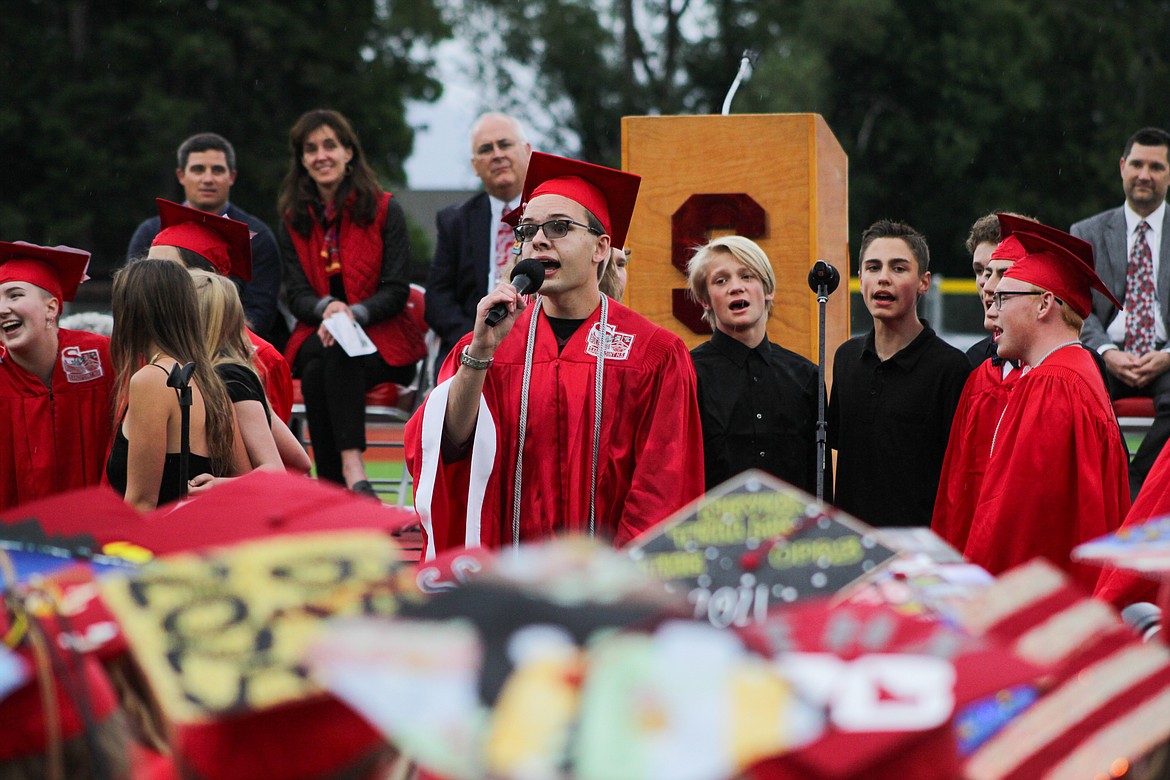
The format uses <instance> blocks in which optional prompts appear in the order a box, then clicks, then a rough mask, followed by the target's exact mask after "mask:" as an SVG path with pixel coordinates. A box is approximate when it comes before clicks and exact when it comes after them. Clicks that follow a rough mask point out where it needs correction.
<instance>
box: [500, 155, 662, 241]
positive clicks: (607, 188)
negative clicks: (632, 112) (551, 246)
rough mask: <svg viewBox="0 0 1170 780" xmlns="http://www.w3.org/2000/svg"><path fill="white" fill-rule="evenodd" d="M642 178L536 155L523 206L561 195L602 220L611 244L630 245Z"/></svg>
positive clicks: (528, 177) (578, 161)
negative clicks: (627, 237)
mask: <svg viewBox="0 0 1170 780" xmlns="http://www.w3.org/2000/svg"><path fill="white" fill-rule="evenodd" d="M641 183H642V177H641V176H639V175H637V174H634V173H626V172H625V171H619V170H616V169H614V168H606V167H604V166H601V165H594V164H592V163H587V162H581V161H580V160H571V159H569V158H568V157H557V156H556V155H553V154H544V153H542V152H533V153H532V157H531V158H530V159H529V160H528V175H527V176H526V177H525V179H524V195H523V197H522V198H521V200H522V201H523V203H525V204H527V203H529V202H530V201H531V200H532V199H533V198H536V197H539V196H541V195H561V196H563V197H566V198H568V199H569V200H571V201H574V202H575V203H579V204H581V205H582V206H584V207H585V208H587V209H589V211H590V213H592V214H593V216H595V217H597V218H598V219H599V220H601V224H602V225H603V226H604V227H605V232H606V233H608V234H609V238H610V243H611V244H612V245H613V246H617V247H621V246H625V245H626V234H627V233H628V232H629V230H630V218H631V217H632V216H633V214H634V202H635V201H637V199H638V187H639V186H640V185H641Z"/></svg>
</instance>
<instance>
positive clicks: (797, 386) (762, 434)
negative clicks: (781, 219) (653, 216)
mask: <svg viewBox="0 0 1170 780" xmlns="http://www.w3.org/2000/svg"><path fill="white" fill-rule="evenodd" d="M687 286H688V288H689V290H690V293H691V296H692V297H693V298H694V299H695V300H696V301H697V302H698V303H699V304H700V305H701V306H702V307H703V310H704V315H703V316H704V318H705V319H706V320H707V322H708V323H710V325H711V327H712V329H713V330H714V331H715V332H714V335H712V337H711V340H710V341H708V342H706V343H705V344H700V345H699V346H697V347H695V348H694V349H693V350H691V359H692V360H693V361H694V364H695V374H696V376H697V377H698V393H699V414H700V416H701V419H702V423H703V450H704V465H705V468H706V482H707V489H708V490H710V489H711V488H712V487H715V486H716V485H718V484H720V483H722V482H724V481H726V480H728V479H730V478H731V477H733V476H735V475H736V474H739V473H740V472H741V471H744V470H745V469H749V468H758V469H762V470H764V471H767V472H768V473H770V474H774V475H776V476H777V477H780V478H781V479H783V480H785V481H786V482H789V483H791V484H793V485H795V486H797V487H799V488H801V489H803V490H805V491H807V492H809V493H815V491H816V462H817V457H816V456H817V449H816V423H817V368H816V365H814V364H813V363H811V362H810V361H808V360H806V359H805V358H803V357H801V356H800V355H797V354H796V353H794V352H790V351H789V350H787V349H785V348H784V347H781V346H780V345H778V344H773V343H772V342H770V341H769V340H768V333H767V329H768V315H769V313H770V312H771V310H772V301H773V299H774V298H775V295H776V276H775V274H774V273H773V271H772V265H771V263H770V262H769V261H768V256H767V255H766V254H765V253H764V251H763V250H762V249H760V247H759V246H758V245H757V244H756V243H755V242H754V241H751V240H750V239H747V238H744V237H743V236H724V237H722V238H717V239H715V240H714V241H711V242H710V243H709V244H707V245H706V246H704V247H702V248H700V249H699V250H698V252H696V253H695V256H694V257H693V258H691V261H690V263H688V265H687ZM830 474H831V471H830V469H828V468H826V480H825V484H826V498H828V497H829V496H831V484H832V482H831V479H830V478H829V476H830Z"/></svg>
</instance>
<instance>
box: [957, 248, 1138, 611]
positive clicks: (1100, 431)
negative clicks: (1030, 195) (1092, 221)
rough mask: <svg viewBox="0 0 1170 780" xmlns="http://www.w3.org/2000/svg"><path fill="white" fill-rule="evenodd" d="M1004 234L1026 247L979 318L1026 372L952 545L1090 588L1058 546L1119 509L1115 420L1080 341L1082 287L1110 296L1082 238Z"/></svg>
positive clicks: (1084, 306) (1085, 307)
mask: <svg viewBox="0 0 1170 780" xmlns="http://www.w3.org/2000/svg"><path fill="white" fill-rule="evenodd" d="M1033 230H1035V231H1038V232H1031V231H1033ZM1041 233H1042V234H1041ZM1012 235H1014V236H1015V237H1016V238H1017V239H1018V240H1019V242H1020V244H1021V245H1022V246H1023V248H1024V250H1025V251H1026V252H1027V254H1026V255H1025V256H1024V257H1023V258H1022V259H1020V260H1018V261H1017V262H1016V264H1015V265H1014V266H1013V267H1012V268H1011V269H1009V270H1008V271H1006V272H1005V273H1004V277H1003V281H1002V282H1001V283H1000V285H999V288H998V289H997V290H996V291H995V293H994V296H993V299H994V303H993V305H992V307H991V308H990V309H989V310H988V317H989V318H990V319H991V321H992V323H993V325H994V326H995V328H996V329H997V331H998V332H999V334H1000V336H999V355H1000V356H1001V357H1003V358H1007V359H1011V360H1018V361H1021V362H1022V363H1023V364H1024V365H1026V366H1027V367H1028V370H1027V371H1026V372H1024V373H1023V375H1022V376H1021V377H1020V379H1019V380H1018V381H1017V383H1016V386H1015V389H1013V390H1012V393H1011V397H1010V399H1009V400H1008V403H1007V406H1006V408H1005V409H1004V411H1003V414H1002V415H1001V417H1000V420H999V422H998V423H997V425H996V429H995V431H994V433H993V435H992V443H991V453H990V458H989V460H988V465H987V473H989V474H994V475H995V479H992V480H985V481H984V482H983V486H982V489H981V490H980V493H979V499H978V501H977V503H976V506H975V514H974V517H973V519H972V522H971V532H970V536H969V538H968V540H967V545H966V547H965V549H964V551H963V552H964V555H966V557H967V558H968V559H969V560H971V561H972V562H973V563H977V564H979V565H980V566H983V567H984V568H986V569H987V570H988V571H990V572H991V573H993V574H999V573H1000V572H1003V571H1004V570H1006V569H1009V568H1011V567H1012V566H1015V565H1016V564H1019V563H1023V562H1024V561H1027V560H1029V559H1031V558H1034V557H1037V556H1044V557H1046V558H1048V559H1049V560H1050V561H1052V562H1053V563H1054V564H1056V565H1057V566H1060V567H1061V568H1063V569H1064V570H1065V571H1067V572H1068V573H1069V574H1070V575H1071V576H1072V577H1073V578H1074V579H1076V580H1077V582H1079V583H1081V584H1082V585H1083V586H1084V587H1086V588H1092V587H1093V585H1094V584H1096V582H1097V577H1098V574H1099V573H1100V572H1099V569H1098V568H1097V567H1094V566H1085V565H1082V564H1073V563H1072V562H1070V560H1069V553H1070V551H1071V550H1072V548H1073V547H1075V546H1076V545H1077V544H1079V543H1081V542H1083V541H1087V540H1089V539H1093V538H1096V537H1098V536H1101V535H1103V534H1107V533H1110V532H1112V531H1114V530H1116V529H1117V527H1118V526H1119V525H1120V524H1121V520H1122V518H1123V517H1125V513H1126V511H1127V510H1128V509H1129V480H1128V477H1127V460H1128V458H1127V457H1126V453H1125V448H1124V446H1123V444H1122V441H1121V436H1120V435H1119V432H1118V429H1117V419H1116V417H1114V414H1113V408H1112V406H1111V404H1110V402H1109V395H1108V393H1107V392H1106V391H1105V383H1104V381H1103V380H1102V379H1101V372H1100V371H1099V370H1098V368H1097V365H1096V363H1095V362H1094V361H1093V358H1092V356H1091V355H1090V354H1089V352H1088V351H1087V350H1085V349H1083V348H1081V346H1080V340H1079V335H1080V330H1081V324H1082V322H1083V320H1084V317H1085V316H1086V315H1087V314H1088V312H1089V307H1090V301H1091V299H1090V290H1091V289H1095V290H1098V291H1099V292H1101V294H1102V295H1105V296H1106V297H1111V294H1110V293H1109V291H1108V289H1107V288H1106V287H1105V286H1104V285H1103V284H1102V283H1101V280H1100V279H1099V278H1098V277H1097V274H1096V273H1095V272H1094V271H1093V266H1092V264H1091V262H1089V260H1088V259H1089V258H1091V257H1092V254H1091V250H1088V251H1086V250H1085V247H1086V246H1087V244H1085V242H1084V241H1081V240H1080V239H1077V238H1074V237H1073V236H1070V235H1068V234H1065V233H1062V232H1060V231H1057V230H1053V229H1044V230H1041V228H1040V227H1039V226H1037V227H1035V228H1027V227H1026V226H1017V227H1016V229H1015V231H1014V232H1013V234H1012Z"/></svg>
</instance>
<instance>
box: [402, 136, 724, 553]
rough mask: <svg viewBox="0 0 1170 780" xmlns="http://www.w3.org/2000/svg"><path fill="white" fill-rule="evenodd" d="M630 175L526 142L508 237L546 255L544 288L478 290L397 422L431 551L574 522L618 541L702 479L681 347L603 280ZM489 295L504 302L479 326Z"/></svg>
mask: <svg viewBox="0 0 1170 780" xmlns="http://www.w3.org/2000/svg"><path fill="white" fill-rule="evenodd" d="M639 183H640V179H639V177H637V176H634V175H631V174H627V173H623V172H621V171H616V170H613V169H610V168H603V167H600V166H596V165H590V164H588V163H583V162H577V161H575V160H568V159H565V158H561V157H554V156H552V155H546V154H541V153H539V152H534V153H533V154H532V159H531V161H530V163H529V167H528V174H527V178H526V179H525V182H524V193H523V198H522V200H523V202H524V204H525V206H524V213H523V217H522V218H521V223H520V224H519V226H518V227H517V237H518V239H520V242H521V243H520V245H521V259H522V261H524V260H528V259H535V260H536V261H538V262H539V263H540V264H541V265H542V266H543V267H544V270H545V280H544V285H543V287H542V288H541V294H540V296H539V297H537V298H535V300H534V301H533V302H532V303H527V302H526V301H525V300H524V298H523V297H522V296H520V295H519V294H517V291H516V289H515V288H514V287H513V286H512V285H511V284H508V283H506V282H502V283H501V284H499V285H498V286H497V287H496V288H495V289H494V290H492V291H491V292H490V293H489V294H488V295H487V296H485V297H484V298H483V300H481V301H480V304H479V309H478V311H477V319H476V324H475V329H474V330H473V331H472V332H471V333H470V334H468V335H467V336H464V337H463V339H461V340H460V341H459V343H458V344H457V345H456V348H455V349H454V350H452V352H451V354H450V355H448V357H447V361H446V363H445V364H444V366H443V369H442V371H441V372H440V380H441V383H440V385H439V386H438V387H437V388H435V390H434V391H432V392H431V395H430V396H429V398H428V399H427V403H426V405H425V406H424V407H423V408H422V409H420V410H419V411H418V412H417V413H416V414H415V416H414V417H413V418H412V419H411V421H410V423H409V424H408V425H407V429H406V448H407V462H408V466H409V467H410V470H411V473H412V474H413V476H414V479H415V485H416V488H415V508H416V509H417V510H418V513H419V517H420V520H421V522H422V526H423V530H424V532H425V534H426V537H427V546H426V551H425V557H426V558H428V559H429V558H431V557H433V556H434V554H435V553H436V552H438V551H442V550H444V549H448V548H452V547H460V546H467V547H477V546H481V545H483V546H489V547H500V546H504V545H510V544H513V543H515V542H518V541H527V540H534V539H541V538H546V537H549V536H551V535H553V534H557V533H565V532H574V531H575V532H581V533H596V535H598V536H600V537H603V538H608V539H612V540H613V541H614V543H615V544H618V545H621V544H624V543H626V542H628V541H629V540H630V539H632V538H633V537H634V536H636V535H637V534H638V533H640V532H641V531H643V530H645V529H647V528H649V527H651V526H653V525H654V524H656V523H657V522H658V521H660V520H662V519H664V518H665V517H667V516H668V515H670V514H671V513H672V512H674V511H675V510H677V509H678V508H680V507H682V506H683V505H684V504H686V503H687V502H688V501H690V500H692V499H694V498H696V497H697V496H698V495H700V494H701V493H702V491H703V436H702V429H701V427H700V422H699V410H698V403H697V401H696V398H695V373H694V369H693V368H692V366H691V361H690V355H689V354H688V352H687V349H686V347H685V346H684V344H683V342H682V340H681V339H679V338H678V337H677V336H675V335H674V334H672V333H670V332H668V331H666V330H664V329H663V328H660V327H658V326H656V325H654V324H652V323H650V322H649V321H647V320H646V319H644V318H643V317H641V316H639V315H637V314H635V313H634V312H632V311H630V310H629V309H627V308H625V307H624V306H622V305H621V304H619V303H617V302H616V301H612V300H610V299H608V298H606V297H605V296H603V295H602V294H601V293H600V292H599V291H598V276H599V273H598V270H599V268H601V266H602V264H603V263H604V262H605V261H606V259H607V258H608V257H609V254H610V247H611V245H613V246H623V245H624V243H625V238H626V231H627V229H628V227H629V221H630V216H631V214H632V213H633V209H634V200H635V198H636V197H637V190H638V185H639ZM496 304H503V305H504V306H505V307H506V310H507V316H506V317H505V318H504V319H503V321H501V322H500V323H499V324H498V325H497V326H495V327H494V328H493V327H488V326H487V325H486V324H485V323H484V318H485V316H486V315H487V313H488V311H489V310H490V309H491V308H492V306H494V305H496ZM595 398H600V399H601V404H600V405H597V404H596V403H595ZM598 426H600V436H599V437H598V436H595V430H597V427H598Z"/></svg>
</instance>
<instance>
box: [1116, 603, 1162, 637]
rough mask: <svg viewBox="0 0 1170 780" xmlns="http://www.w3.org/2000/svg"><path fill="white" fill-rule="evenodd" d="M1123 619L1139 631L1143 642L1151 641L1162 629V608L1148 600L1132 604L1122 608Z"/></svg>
mask: <svg viewBox="0 0 1170 780" xmlns="http://www.w3.org/2000/svg"><path fill="white" fill-rule="evenodd" d="M1121 619H1122V620H1123V621H1125V624H1126V625H1127V626H1129V627H1130V628H1132V629H1133V630H1134V631H1136V632H1137V633H1138V636H1140V637H1141V638H1142V641H1143V642H1149V641H1150V640H1151V639H1154V638H1155V637H1157V636H1158V634H1159V633H1160V632H1161V631H1162V610H1160V609H1158V608H1157V607H1156V606H1154V605H1153V604H1151V603H1149V602H1148V601H1139V602H1138V603H1136V604H1130V605H1129V606H1128V607H1126V608H1125V609H1123V610H1121Z"/></svg>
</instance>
